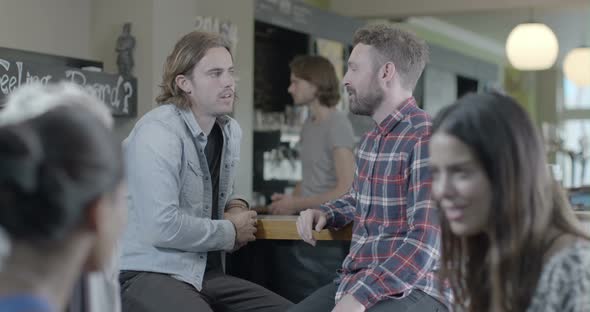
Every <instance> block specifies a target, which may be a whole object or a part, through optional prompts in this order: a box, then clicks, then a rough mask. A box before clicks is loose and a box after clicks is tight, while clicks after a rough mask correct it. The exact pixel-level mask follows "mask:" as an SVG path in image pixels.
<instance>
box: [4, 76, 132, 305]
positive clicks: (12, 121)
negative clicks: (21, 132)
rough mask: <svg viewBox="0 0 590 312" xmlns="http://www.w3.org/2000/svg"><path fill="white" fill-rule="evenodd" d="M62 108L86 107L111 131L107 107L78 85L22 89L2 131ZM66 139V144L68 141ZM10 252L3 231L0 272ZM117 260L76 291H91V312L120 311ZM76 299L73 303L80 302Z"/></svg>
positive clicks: (7, 107) (13, 99) (9, 104)
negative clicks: (3, 261)
mask: <svg viewBox="0 0 590 312" xmlns="http://www.w3.org/2000/svg"><path fill="white" fill-rule="evenodd" d="M62 106H80V107H83V108H85V110H86V111H88V112H90V113H91V114H92V115H93V116H94V117H95V118H97V119H98V120H99V122H100V123H101V124H102V125H103V126H104V127H106V128H107V129H109V131H110V130H111V129H112V126H113V117H112V115H111V113H110V110H109V108H108V107H107V106H106V104H104V103H103V102H102V101H100V100H99V99H98V98H97V97H95V96H92V95H91V94H89V93H88V92H87V91H86V90H85V89H83V88H82V87H80V86H79V85H76V84H73V83H68V82H62V83H57V84H50V85H46V86H44V85H42V84H40V83H39V84H37V83H35V84H29V85H25V86H22V87H20V88H19V89H18V90H17V91H16V92H14V93H12V94H11V95H10V96H9V98H8V101H7V103H6V105H5V108H4V109H3V110H1V111H0V127H2V126H14V125H17V124H20V123H23V122H26V121H28V120H31V119H34V118H37V117H39V116H41V115H43V114H45V113H47V112H49V111H52V110H54V109H56V108H58V107H62ZM63 139H64V140H67V139H66V138H65V137H64V138H63ZM0 229H1V226H0ZM10 250H11V242H10V239H9V238H8V237H7V235H6V233H4V231H0V270H1V269H2V259H4V258H6V257H7V256H8V254H9V253H10ZM117 259H118V256H117V254H116V253H115V254H114V256H113V257H111V259H110V260H109V261H108V263H107V264H106V265H105V267H104V268H103V269H102V270H101V271H98V272H93V273H89V274H88V275H87V279H86V280H80V281H79V282H86V285H84V286H85V287H83V286H82V285H78V287H76V290H75V291H81V290H83V289H88V290H89V292H88V293H89V294H90V296H89V298H88V301H87V302H88V307H89V309H90V311H91V312H95V311H96V312H98V311H112V312H119V311H121V298H120V294H119V283H118V278H117V277H118V269H117ZM78 295H81V296H82V297H84V295H83V294H79V293H78ZM74 297H75V298H73V299H81V298H79V297H76V296H74ZM79 301H81V300H71V301H70V303H69V308H68V311H72V312H73V311H76V310H78V309H81V308H82V307H81V306H80V305H81V304H82V303H81V302H79Z"/></svg>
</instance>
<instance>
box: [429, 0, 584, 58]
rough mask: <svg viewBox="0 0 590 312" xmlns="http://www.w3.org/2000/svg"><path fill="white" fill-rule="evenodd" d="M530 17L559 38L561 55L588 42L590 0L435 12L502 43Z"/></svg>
mask: <svg viewBox="0 0 590 312" xmlns="http://www.w3.org/2000/svg"><path fill="white" fill-rule="evenodd" d="M531 16H532V19H533V20H534V21H538V22H542V23H545V24H546V25H547V26H549V27H550V28H551V29H552V30H553V32H554V33H555V35H556V36H557V40H558V42H559V51H560V58H563V57H564V55H565V54H567V52H569V51H570V50H571V49H573V48H576V47H579V46H581V45H582V44H590V4H587V5H586V6H585V7H565V8H540V9H534V10H530V9H513V10H496V11H487V12H472V13H469V14H447V15H439V16H436V18H437V19H439V20H442V21H444V22H447V23H449V24H452V25H455V26H458V27H461V28H463V29H466V30H470V31H472V32H474V33H476V34H479V35H481V36H484V37H486V38H488V39H491V40H493V41H496V42H498V43H499V44H502V45H504V43H505V42H506V39H507V38H508V35H509V34H510V31H511V30H512V29H513V28H514V27H515V26H516V25H518V24H520V23H522V22H526V21H528V20H530V19H531Z"/></svg>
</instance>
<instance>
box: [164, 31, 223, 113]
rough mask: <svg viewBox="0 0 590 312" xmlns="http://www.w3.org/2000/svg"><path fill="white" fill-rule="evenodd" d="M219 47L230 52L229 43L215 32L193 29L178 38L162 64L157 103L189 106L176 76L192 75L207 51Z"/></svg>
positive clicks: (188, 101) (182, 106)
mask: <svg viewBox="0 0 590 312" xmlns="http://www.w3.org/2000/svg"><path fill="white" fill-rule="evenodd" d="M220 47H221V48H226V49H227V51H228V52H230V54H231V51H230V45H229V43H228V42H227V41H226V40H225V39H224V38H223V37H222V36H221V35H218V34H215V33H208V32H200V31H193V32H190V33H188V34H186V35H184V36H183V37H182V38H180V40H178V42H177V43H176V45H175V46H174V49H173V50H172V53H171V54H170V55H169V56H168V57H167V58H166V63H165V64H164V74H163V75H162V83H161V84H160V94H159V95H158V96H157V97H156V102H157V103H158V105H162V104H170V103H172V104H174V105H176V106H178V107H180V108H183V109H187V108H190V106H191V101H190V98H189V96H188V95H187V94H186V93H185V92H184V91H183V90H182V89H180V87H178V85H176V76H178V75H187V76H190V75H192V71H193V68H194V67H195V65H196V64H198V63H199V62H200V61H201V59H202V58H203V57H204V56H205V54H206V53H207V51H209V49H212V48H220Z"/></svg>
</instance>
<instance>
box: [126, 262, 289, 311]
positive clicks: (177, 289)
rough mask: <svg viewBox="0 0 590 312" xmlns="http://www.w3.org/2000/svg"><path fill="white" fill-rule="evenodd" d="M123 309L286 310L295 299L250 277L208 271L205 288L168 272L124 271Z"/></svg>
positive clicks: (204, 282) (204, 283)
mask: <svg viewBox="0 0 590 312" xmlns="http://www.w3.org/2000/svg"><path fill="white" fill-rule="evenodd" d="M120 282H121V297H122V306H123V312H168V311H175V312H214V311H215V312H224V311H236V312H237V311H244V312H246V311H261V312H283V311H286V310H287V309H288V308H289V307H290V306H291V305H292V303H291V302H290V301H288V300H287V299H285V298H283V297H281V296H279V295H277V294H275V293H273V292H271V291H269V290H267V289H265V288H263V287H261V286H258V285H256V284H253V283H250V282H248V281H245V280H242V279H239V278H236V277H232V276H229V275H225V274H223V273H221V272H219V273H206V274H205V278H204V280H203V288H202V290H201V291H197V290H196V289H195V288H194V287H193V286H191V285H189V284H187V283H184V282H181V281H179V280H177V279H175V278H173V277H171V276H169V275H166V274H159V273H151V272H137V271H124V272H122V273H121V275H120Z"/></svg>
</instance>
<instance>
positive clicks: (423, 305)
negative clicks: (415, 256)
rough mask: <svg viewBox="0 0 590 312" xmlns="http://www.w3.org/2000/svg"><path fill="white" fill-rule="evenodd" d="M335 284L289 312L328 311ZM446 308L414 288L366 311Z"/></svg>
mask: <svg viewBox="0 0 590 312" xmlns="http://www.w3.org/2000/svg"><path fill="white" fill-rule="evenodd" d="M336 290H337V286H336V285H335V284H334V283H331V284H328V285H326V286H324V287H322V288H320V289H318V290H316V291H315V292H314V293H313V294H311V296H309V297H307V298H305V299H304V300H303V301H301V302H300V303H299V304H297V305H294V306H292V307H291V309H289V312H330V311H331V310H332V309H333V308H334V306H335V305H336V304H335V302H334V297H335V296H336ZM447 311H448V310H447V308H446V307H445V306H444V305H443V304H442V303H440V302H439V301H437V300H436V299H434V298H432V297H430V296H429V295H427V294H426V293H424V292H423V291H420V290H417V289H414V290H413V291H412V292H411V293H410V294H409V295H408V296H406V297H404V298H403V299H389V300H385V301H381V302H379V303H377V304H376V305H374V306H373V307H371V308H370V309H368V310H367V312H447Z"/></svg>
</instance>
